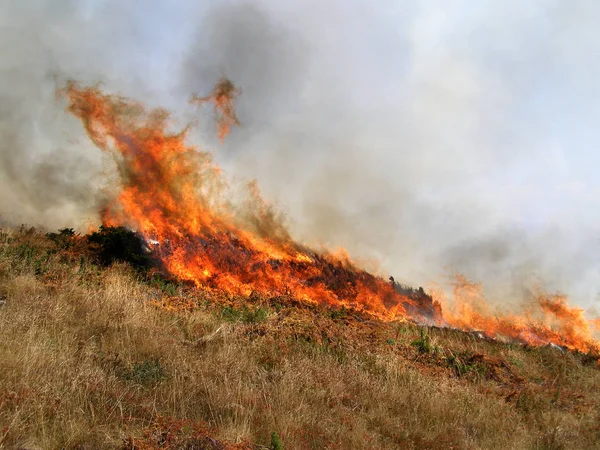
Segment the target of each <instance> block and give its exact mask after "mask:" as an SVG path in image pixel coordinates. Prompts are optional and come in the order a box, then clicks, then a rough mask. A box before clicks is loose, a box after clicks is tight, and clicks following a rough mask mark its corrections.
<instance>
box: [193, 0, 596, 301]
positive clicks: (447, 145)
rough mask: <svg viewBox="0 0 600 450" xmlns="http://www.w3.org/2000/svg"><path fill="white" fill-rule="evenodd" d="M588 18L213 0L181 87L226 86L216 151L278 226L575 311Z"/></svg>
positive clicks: (583, 213)
mask: <svg viewBox="0 0 600 450" xmlns="http://www.w3.org/2000/svg"><path fill="white" fill-rule="evenodd" d="M599 17H600V8H599V7H597V6H595V5H594V4H593V3H591V2H574V3H573V4H572V5H571V6H568V7H567V6H564V5H561V4H559V3H553V2H550V3H549V2H541V1H538V2H530V3H528V4H527V5H522V4H520V3H518V2H505V3H503V4H502V5H499V4H497V2H484V3H482V4H481V5H479V6H478V7H477V8H473V7H472V4H468V2H460V1H459V2H450V3H448V2H422V3H421V4H420V5H419V6H415V5H411V4H410V2H379V3H378V5H377V6H376V7H372V8H367V7H365V6H363V5H362V3H361V2H357V1H350V2H327V4H323V2H316V1H302V2H300V1H293V2H285V5H277V6H274V5H272V2H266V1H259V0H256V1H251V2H248V1H247V2H225V3H223V2H219V4H218V5H217V6H215V7H213V8H210V9H209V10H208V12H205V15H204V16H203V21H202V22H201V23H202V25H201V26H200V27H199V31H198V32H197V34H196V37H195V43H193V44H192V46H191V48H190V50H189V52H188V55H187V61H186V62H184V65H183V75H182V82H181V83H182V84H181V91H183V92H189V91H199V90H200V91H202V90H204V91H205V90H206V89H207V84H206V83H208V85H210V83H213V82H214V81H215V80H216V79H218V77H219V76H220V75H221V74H223V73H226V74H227V76H228V77H230V78H231V79H232V80H234V82H236V84H237V85H238V86H239V87H240V88H241V89H242V91H243V95H242V96H241V97H240V99H239V119H240V121H241V122H242V127H241V128H239V129H237V130H235V131H234V133H233V136H232V139H231V140H230V141H229V142H228V143H227V145H226V146H225V148H223V149H222V153H221V154H220V158H221V161H222V163H223V164H225V165H226V166H228V169H229V170H230V171H231V170H233V171H235V172H236V173H239V174H241V175H243V176H253V177H256V178H257V179H258V180H259V183H260V185H261V188H262V189H263V192H264V193H265V195H266V196H267V197H268V198H270V199H277V204H279V205H281V206H283V207H284V208H285V211H286V212H287V214H288V219H289V223H290V227H291V229H292V231H293V234H294V235H295V236H300V237H301V238H302V239H304V240H305V241H308V242H311V243H317V244H319V243H322V244H324V245H327V246H330V247H336V246H344V247H347V248H348V249H349V250H350V252H351V254H353V255H355V256H358V257H360V258H363V259H367V260H370V259H373V260H377V261H380V262H381V267H380V270H381V272H382V273H386V272H387V273H393V274H394V275H395V276H396V277H397V278H399V279H401V280H402V281H405V282H407V283H410V284H414V283H422V284H425V283H427V281H429V280H439V279H440V277H444V276H445V275H446V274H449V273H453V272H454V271H460V272H464V273H466V274H467V276H469V277H472V278H473V279H475V280H478V281H482V282H484V285H485V286H486V290H487V291H488V292H489V293H490V295H489V296H490V297H491V298H492V299H496V300H497V301H500V302H506V303H514V302H518V301H523V299H525V298H528V296H529V293H530V292H531V290H532V289H533V288H534V287H535V285H539V284H541V285H543V286H546V287H547V288H548V289H558V290H565V291H567V292H570V293H573V294H574V297H575V300H576V302H578V303H579V304H582V305H586V306H590V305H592V303H593V302H595V301H596V300H597V295H598V293H597V289H596V288H595V287H594V286H597V283H598V281H600V277H599V276H598V262H597V255H598V250H600V249H599V246H598V244H599V241H598V239H599V238H598V237H597V234H598V232H597V225H596V219H597V218H598V211H599V209H598V207H599V206H600V205H599V203H600V195H599V193H600V190H599V187H600V186H599V184H598V182H597V178H596V177H595V176H594V175H593V174H592V173H591V172H590V171H589V168H586V166H587V164H590V163H594V162H598V161H597V158H595V157H590V155H589V153H587V152H588V151H589V149H590V146H591V145H592V143H594V142H595V143H598V138H599V136H598V133H597V132H596V131H594V128H595V127H594V126H593V122H592V118H593V117H594V113H595V112H597V111H595V110H594V108H596V109H597V107H589V106H585V105H586V104H587V101H586V97H588V96H591V97H593V98H595V97H596V96H597V95H598V94H599V93H600V91H599V90H598V88H597V85H596V83H595V82H594V78H595V77H594V74H595V75H600V65H599V61H598V58H597V57H596V56H594V55H598V50H600V49H599V48H598V47H599V46H598V45H596V44H594V42H598V40H597V39H594V38H593V36H596V34H597V32H596V31H595V29H594V25H593V24H594V21H595V19H597V18H599ZM594 18H595V19H594ZM575 130H576V131H575ZM586 149H587V150H586Z"/></svg>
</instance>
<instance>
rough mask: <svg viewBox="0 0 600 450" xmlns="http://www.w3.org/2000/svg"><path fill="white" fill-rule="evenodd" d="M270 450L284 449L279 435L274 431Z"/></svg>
mask: <svg viewBox="0 0 600 450" xmlns="http://www.w3.org/2000/svg"><path fill="white" fill-rule="evenodd" d="M269 450H283V444H282V443H281V439H279V436H278V435H277V433H275V432H274V431H273V433H271V445H270V446H269Z"/></svg>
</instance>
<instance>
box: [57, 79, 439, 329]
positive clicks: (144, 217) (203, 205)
mask: <svg viewBox="0 0 600 450" xmlns="http://www.w3.org/2000/svg"><path fill="white" fill-rule="evenodd" d="M228 86H229V85H228ZM226 87H227V86H226ZM63 92H64V94H65V95H66V96H67V97H68V99H69V111H70V112H71V113H73V114H74V115H75V116H77V117H78V118H80V119H81V121H82V122H83V124H84V126H85V129H86V131H87V133H88V135H89V136H90V138H91V139H92V141H93V142H94V144H95V145H96V146H98V147H99V148H100V149H102V150H103V151H105V152H109V153H111V154H113V155H115V156H116V159H117V162H118V164H119V169H120V174H121V178H122V189H121V191H120V194H119V195H118V198H117V201H116V202H115V203H114V204H112V205H110V207H108V208H106V209H105V211H104V213H103V222H104V224H105V225H113V226H114V225H124V226H127V227H130V228H132V229H134V230H137V231H139V232H140V233H142V234H143V235H144V236H145V237H146V238H147V239H148V240H150V239H151V240H155V241H158V242H159V243H160V245H158V246H157V247H158V248H157V250H156V252H157V254H158V256H159V257H160V259H161V260H162V262H163V264H164V267H165V268H166V269H167V270H168V271H169V272H170V273H172V274H173V275H174V276H176V277H178V278H180V279H183V280H191V281H193V282H194V283H195V284H196V285H197V286H198V287H199V288H202V289H218V290H221V291H225V292H227V293H229V294H234V295H249V294H251V293H253V292H255V293H260V294H264V295H269V296H276V295H285V294H291V295H293V296H294V297H295V298H298V299H301V300H305V301H309V302H317V303H325V304H330V305H339V306H346V307H352V308H355V309H358V310H365V311H369V312H371V313H373V314H375V315H378V316H379V317H381V318H386V319H393V318H399V317H405V316H406V315H407V311H410V312H411V315H414V316H415V317H416V318H421V316H423V317H431V316H432V315H434V313H435V311H434V309H432V308H431V306H432V305H421V304H419V302H418V301H415V300H414V299H411V298H409V297H407V296H404V295H401V294H399V293H398V292H396V291H395V289H394V287H393V285H392V284H390V283H388V282H386V281H384V280H383V279H382V278H379V277H376V276H374V275H372V274H370V273H368V272H366V271H364V270H361V269H359V268H358V267H356V266H355V265H353V264H352V263H351V262H350V261H348V260H344V259H341V258H336V257H334V256H333V255H331V254H321V253H318V252H314V251H311V250H309V249H307V248H304V247H302V246H300V245H298V244H297V243H295V242H294V241H293V240H292V239H291V238H290V236H289V234H288V233H287V231H286V230H285V228H284V227H283V226H282V225H281V223H280V222H279V221H277V219H276V217H275V215H274V213H273V211H272V209H271V208H270V207H269V205H267V204H265V202H264V201H262V199H261V197H260V194H259V192H258V187H257V186H256V184H255V183H251V184H250V186H249V190H248V195H249V199H250V200H249V201H248V202H246V204H245V205H244V208H242V210H243V211H242V212H240V211H237V210H236V208H235V207H233V206H232V205H230V204H228V203H227V202H226V201H224V200H223V198H224V194H225V183H224V182H223V180H222V177H221V176H220V169H219V168H218V167H217V166H216V165H215V164H214V163H213V161H212V157H211V155H210V153H208V152H204V151H201V150H199V149H198V148H195V147H192V146H188V145H186V143H185V139H186V135H187V133H188V129H184V130H183V131H181V132H179V133H170V132H169V131H168V130H167V128H168V126H169V115H168V114H167V113H166V112H165V111H163V110H154V111H146V110H145V109H144V108H143V106H142V105H141V104H139V103H136V102H132V101H130V100H128V99H125V98H123V97H119V96H112V95H106V94H104V93H102V92H101V91H100V90H99V89H98V88H85V89H83V88H80V87H79V86H78V85H77V84H76V83H73V82H71V83H69V84H67V86H66V87H65V89H64V90H63ZM233 93H235V90H234V89H233V87H229V88H227V89H226V88H225V87H219V88H217V89H216V90H215V93H213V94H212V95H211V96H209V97H206V98H204V99H201V101H208V100H211V99H212V101H214V102H215V105H216V107H217V110H218V111H219V112H220V117H219V122H220V124H221V126H220V129H221V133H225V132H226V131H227V130H228V127H229V126H230V125H231V124H233V123H237V119H235V118H231V117H230V115H231V114H232V112H233V108H232V103H231V99H229V97H228V95H231V94H233ZM194 101H200V100H199V99H197V98H196V99H194ZM222 137H224V134H223V135H222Z"/></svg>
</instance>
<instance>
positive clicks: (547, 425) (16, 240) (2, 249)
mask: <svg viewBox="0 0 600 450" xmlns="http://www.w3.org/2000/svg"><path fill="white" fill-rule="evenodd" d="M71 231H72V230H71ZM126 235H127V234H124V232H123V231H115V230H106V229H105V230H102V231H101V232H100V235H96V237H95V238H92V237H90V238H89V239H88V238H86V237H85V236H79V235H77V234H76V233H71V232H69V231H64V230H61V231H60V232H58V233H50V234H48V235H46V234H44V233H40V232H37V231H36V230H34V229H27V228H22V229H20V230H2V231H0V300H1V301H0V354H1V355H2V358H0V448H44V449H59V448H122V449H159V448H162V449H179V448H187V449H196V448H197V449H217V448H222V449H281V448H285V449H286V450H290V449H305V448H314V449H327V448H329V449H334V448H335V449H346V448H358V449H385V448H409V449H410V448H429V449H437V448H439V449H446V448H455V449H488V448H494V449H495V448H510V449H563V448H564V449H567V448H568V449H570V448H577V449H586V448H598V443H599V442H600V368H599V365H598V362H597V359H598V358H597V355H583V354H578V353H571V352H563V351H561V350H560V349H557V348H553V347H542V348H533V347H525V346H521V345H518V344H507V343H501V342H495V341H491V340H488V339H482V338H479V337H477V336H475V335H472V334H469V333H463V332H460V331H457V330H451V329H441V328H435V327H429V328H427V327H419V326H416V325H414V324H412V323H402V322H398V323H381V322H379V321H376V320H374V319H373V318H371V317H369V316H367V315H363V314H359V313H357V312H355V311H352V310H339V309H338V310H333V309H329V308H327V307H317V306H314V305H307V304H305V303H302V302H298V301H296V300H295V299H293V298H291V297H289V298H288V297H278V298H262V297H260V296H256V295H253V296H251V297H250V298H229V297H228V296H225V295H220V294H216V293H208V292H202V291H199V290H196V289H193V288H192V287H190V286H187V285H185V284H183V283H177V282H176V281H175V280H169V279H168V277H166V276H165V275H161V274H160V273H159V272H158V271H157V270H158V269H157V268H155V267H152V265H151V264H149V265H146V263H145V262H143V261H144V260H145V257H146V256H148V254H147V253H144V252H145V250H144V249H143V247H141V250H142V252H141V253H140V247H139V246H138V245H137V244H136V245H133V242H132V240H130V237H125V236H126ZM92 236H93V235H92ZM113 239H114V241H113ZM120 239H124V242H125V243H126V244H127V243H129V244H131V245H129V244H127V245H125V247H124V248H125V250H126V252H125V253H122V249H120V248H118V246H112V245H113V243H114V242H115V241H118V242H120V241H119V240H120ZM109 242H110V244H109ZM138 242H139V241H138ZM109 249H110V250H109ZM132 254H133V255H137V256H136V257H134V258H132V257H131V256H132ZM117 256H119V257H117ZM123 261H125V262H123ZM138 263H141V264H138Z"/></svg>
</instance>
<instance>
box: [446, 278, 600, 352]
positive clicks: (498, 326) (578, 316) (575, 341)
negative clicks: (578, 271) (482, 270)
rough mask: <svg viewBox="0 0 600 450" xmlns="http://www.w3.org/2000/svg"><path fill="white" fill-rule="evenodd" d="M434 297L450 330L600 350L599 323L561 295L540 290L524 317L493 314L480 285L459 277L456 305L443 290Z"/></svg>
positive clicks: (587, 349)
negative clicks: (441, 306)
mask: <svg viewBox="0 0 600 450" xmlns="http://www.w3.org/2000/svg"><path fill="white" fill-rule="evenodd" d="M434 297H435V298H437V300H438V301H439V302H440V303H441V304H442V305H443V306H444V322H445V324H447V325H449V326H453V327H456V328H459V329H462V330H477V331H481V332H483V333H485V334H486V335H487V336H489V337H493V338H498V337H505V338H510V339H513V340H517V341H520V342H524V343H527V344H531V345H545V344H549V343H551V344H555V345H559V346H563V347H566V348H569V349H572V350H579V351H582V352H590V351H594V352H598V351H599V350H600V345H599V344H598V342H597V341H596V340H595V339H594V328H596V327H595V324H596V321H594V320H589V319H587V318H586V317H585V314H584V311H583V310H582V309H581V308H576V307H571V306H569V305H568V303H567V297H566V296H564V295H562V294H547V293H545V292H542V291H541V290H539V289H538V291H537V292H536V293H535V295H534V298H533V299H532V302H531V305H530V306H529V308H527V311H525V313H524V314H522V315H516V314H502V313H500V312H495V311H491V310H490V307H489V302H488V301H487V300H486V297H485V295H484V293H483V287H482V285H481V284H476V283H471V282H469V281H468V280H467V279H466V278H465V277H464V276H463V275H456V276H455V280H454V282H453V299H452V300H453V301H452V302H450V301H449V300H448V299H447V298H444V296H443V294H442V292H441V291H440V290H437V291H436V293H435V295H434Z"/></svg>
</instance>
